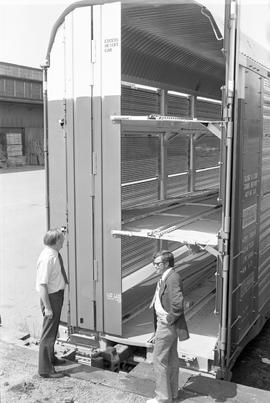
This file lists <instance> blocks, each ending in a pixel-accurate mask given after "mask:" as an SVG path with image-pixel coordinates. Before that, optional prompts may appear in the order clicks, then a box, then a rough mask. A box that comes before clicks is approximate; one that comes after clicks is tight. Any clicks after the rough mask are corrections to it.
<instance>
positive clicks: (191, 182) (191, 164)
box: [188, 133, 196, 192]
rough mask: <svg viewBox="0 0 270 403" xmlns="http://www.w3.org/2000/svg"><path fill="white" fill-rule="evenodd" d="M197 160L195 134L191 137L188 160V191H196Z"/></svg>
mask: <svg viewBox="0 0 270 403" xmlns="http://www.w3.org/2000/svg"><path fill="white" fill-rule="evenodd" d="M195 174H196V171H195V158H194V133H191V134H190V135H189V158H188V191H189V192H194V190H195Z"/></svg>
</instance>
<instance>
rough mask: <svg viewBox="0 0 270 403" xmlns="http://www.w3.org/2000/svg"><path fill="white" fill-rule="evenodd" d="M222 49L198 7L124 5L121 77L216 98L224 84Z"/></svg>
mask: <svg viewBox="0 0 270 403" xmlns="http://www.w3.org/2000/svg"><path fill="white" fill-rule="evenodd" d="M221 49H222V41H217V40H216V38H215V35H214V33H213V30H212V27H211V24H210V23H209V20H208V19H207V18H206V17H205V16H203V15H202V13H201V7H200V6H199V5H198V4H193V3H182V4H163V5H161V4H157V5H155V6H153V5H149V4H148V5H144V4H140V6H134V4H133V5H132V4H129V5H128V4H123V7H122V74H123V75H125V76H129V77H138V78H139V79H143V80H148V82H151V81H152V82H159V83H162V84H164V85H165V84H166V85H167V86H169V87H170V88H171V89H175V88H183V89H190V90H191V91H196V92H197V91H198V89H199V91H200V92H201V93H205V94H206V93H207V94H208V95H210V94H211V95H212V96H219V93H220V87H221V85H222V84H223V81H224V79H223V77H224V57H223V55H222V52H221ZM161 86H162V85H161Z"/></svg>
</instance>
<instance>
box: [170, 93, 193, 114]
mask: <svg viewBox="0 0 270 403" xmlns="http://www.w3.org/2000/svg"><path fill="white" fill-rule="evenodd" d="M167 102H168V104H167V115H173V116H181V117H187V116H189V99H188V98H185V97H180V96H176V95H171V94H168V100H167Z"/></svg>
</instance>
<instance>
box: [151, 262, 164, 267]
mask: <svg viewBox="0 0 270 403" xmlns="http://www.w3.org/2000/svg"><path fill="white" fill-rule="evenodd" d="M163 263H164V262H153V266H160V265H161V264H163Z"/></svg>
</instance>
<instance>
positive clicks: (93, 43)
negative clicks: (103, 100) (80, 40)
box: [89, 40, 96, 86]
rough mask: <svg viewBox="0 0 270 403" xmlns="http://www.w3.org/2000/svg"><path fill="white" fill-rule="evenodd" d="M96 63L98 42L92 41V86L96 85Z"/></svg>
mask: <svg viewBox="0 0 270 403" xmlns="http://www.w3.org/2000/svg"><path fill="white" fill-rule="evenodd" d="M95 63H96V41H94V40H92V41H91V60H90V65H91V73H90V75H91V77H90V83H89V85H90V86H93V85H94V64H95Z"/></svg>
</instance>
